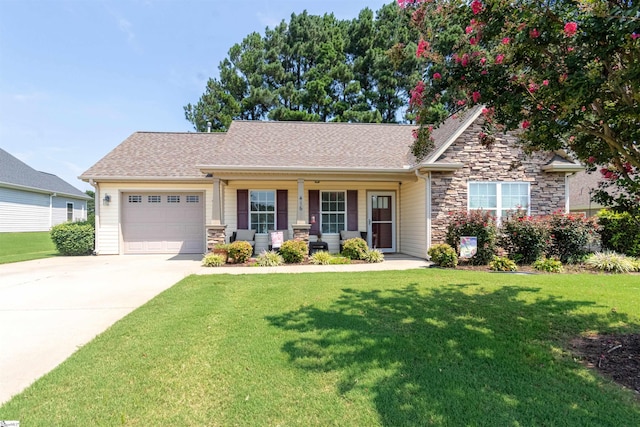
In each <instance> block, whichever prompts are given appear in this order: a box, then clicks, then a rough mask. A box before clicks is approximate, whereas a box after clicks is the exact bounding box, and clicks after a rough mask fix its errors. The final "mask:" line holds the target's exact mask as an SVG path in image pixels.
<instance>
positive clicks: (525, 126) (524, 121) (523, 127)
mask: <svg viewBox="0 0 640 427" xmlns="http://www.w3.org/2000/svg"><path fill="white" fill-rule="evenodd" d="M529 126H531V123H530V122H529V120H523V121H522V129H527V128H528V127H529Z"/></svg>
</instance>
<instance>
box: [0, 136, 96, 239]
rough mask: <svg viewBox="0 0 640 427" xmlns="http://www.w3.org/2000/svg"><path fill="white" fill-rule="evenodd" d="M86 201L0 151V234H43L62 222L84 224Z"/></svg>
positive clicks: (66, 185) (71, 188) (68, 187)
mask: <svg viewBox="0 0 640 427" xmlns="http://www.w3.org/2000/svg"><path fill="white" fill-rule="evenodd" d="M88 200H91V198H90V197H89V196H87V195H86V194H85V193H83V192H82V191H80V190H78V189H77V188H75V187H74V186H72V185H71V184H69V183H68V182H66V181H64V180H62V179H60V178H59V177H57V176H56V175H53V174H50V173H46V172H40V171H37V170H35V169H33V168H31V167H30V166H28V165H27V164H25V163H24V162H22V161H20V160H18V159H17V158H15V157H14V156H12V155H11V154H9V153H7V152H6V151H5V150H3V149H1V148H0V232H24V231H47V230H49V229H51V227H53V226H54V225H57V224H60V223H63V222H67V221H84V220H86V219H87V201H88Z"/></svg>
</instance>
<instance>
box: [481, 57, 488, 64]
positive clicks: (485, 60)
mask: <svg viewBox="0 0 640 427" xmlns="http://www.w3.org/2000/svg"><path fill="white" fill-rule="evenodd" d="M486 63H487V58H485V57H482V58H480V64H482V65H484V64H486Z"/></svg>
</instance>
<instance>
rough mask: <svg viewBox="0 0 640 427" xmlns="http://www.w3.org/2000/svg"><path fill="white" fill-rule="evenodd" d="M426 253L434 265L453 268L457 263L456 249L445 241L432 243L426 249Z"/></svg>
mask: <svg viewBox="0 0 640 427" xmlns="http://www.w3.org/2000/svg"><path fill="white" fill-rule="evenodd" d="M427 255H429V258H430V259H431V261H433V263H434V264H435V265H438V266H440V267H448V268H455V267H456V265H458V255H456V251H455V250H454V249H453V248H452V247H451V246H450V245H448V244H446V243H440V244H437V245H432V246H431V247H430V248H429V249H428V250H427Z"/></svg>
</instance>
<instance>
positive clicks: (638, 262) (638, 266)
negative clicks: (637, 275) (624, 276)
mask: <svg viewBox="0 0 640 427" xmlns="http://www.w3.org/2000/svg"><path fill="white" fill-rule="evenodd" d="M631 264H633V271H640V258H634V259H633V261H631Z"/></svg>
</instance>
